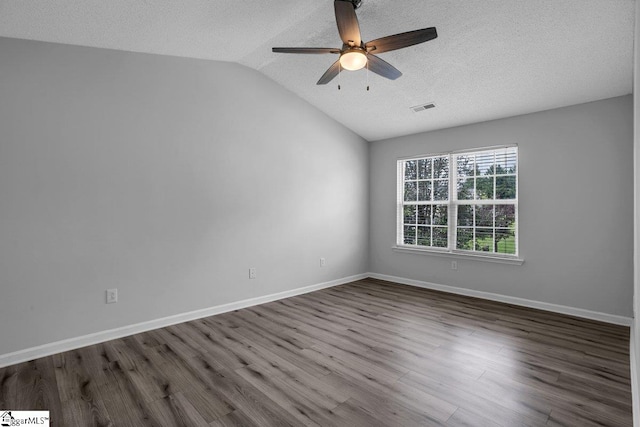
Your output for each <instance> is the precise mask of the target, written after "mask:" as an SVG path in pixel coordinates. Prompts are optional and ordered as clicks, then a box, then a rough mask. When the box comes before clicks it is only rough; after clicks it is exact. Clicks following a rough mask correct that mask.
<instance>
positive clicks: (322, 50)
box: [271, 47, 340, 53]
mask: <svg viewBox="0 0 640 427" xmlns="http://www.w3.org/2000/svg"><path fill="white" fill-rule="evenodd" d="M271 50H272V51H273V52H276V53H340V49H334V48H331V47H274V48H271Z"/></svg>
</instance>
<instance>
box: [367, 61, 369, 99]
mask: <svg viewBox="0 0 640 427" xmlns="http://www.w3.org/2000/svg"><path fill="white" fill-rule="evenodd" d="M367 92H369V61H367Z"/></svg>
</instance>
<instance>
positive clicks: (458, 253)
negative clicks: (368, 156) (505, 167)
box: [393, 144, 524, 265]
mask: <svg viewBox="0 0 640 427" xmlns="http://www.w3.org/2000/svg"><path fill="white" fill-rule="evenodd" d="M506 148H515V149H516V150H517V156H516V173H515V178H516V198H515V199H495V198H494V199H478V200H476V199H474V200H458V191H457V182H458V168H457V164H456V163H455V161H454V160H455V157H456V156H459V155H461V154H479V153H483V152H495V151H497V150H500V149H506ZM443 156H448V158H449V187H448V191H449V200H448V202H445V203H444V204H445V205H446V206H448V219H447V222H448V225H447V230H448V239H447V243H448V247H447V248H438V247H433V246H419V245H407V244H405V243H404V203H405V202H404V163H405V162H406V161H408V160H419V159H424V158H430V157H443ZM519 161H520V153H519V150H518V146H517V144H511V145H500V146H492V147H481V148H473V149H468V150H456V151H449V152H445V153H431V154H425V155H418V156H409V157H402V158H398V159H397V213H396V244H395V245H394V246H393V249H394V250H396V251H398V252H410V253H424V254H428V255H437V256H447V257H455V258H474V259H479V260H486V261H492V262H499V263H506V264H517V265H520V264H522V263H523V262H524V260H523V259H522V258H520V252H519V251H520V242H519V239H520V230H519V228H520V221H519V206H518V199H519V197H520V190H519V180H520V179H519V175H520V165H519ZM494 191H495V175H494ZM494 197H495V193H494ZM426 204H431V205H435V204H441V202H436V201H432V202H431V203H426ZM487 204H491V205H515V254H503V253H495V252H483V251H471V250H463V249H457V248H456V247H455V246H456V238H457V236H456V234H457V229H458V227H457V211H458V206H459V205H487ZM474 228H475V226H474ZM493 229H494V238H495V226H494V227H493Z"/></svg>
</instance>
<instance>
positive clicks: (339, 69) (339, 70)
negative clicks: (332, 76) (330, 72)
mask: <svg viewBox="0 0 640 427" xmlns="http://www.w3.org/2000/svg"><path fill="white" fill-rule="evenodd" d="M341 72H342V67H341V66H340V62H338V90H340V73H341Z"/></svg>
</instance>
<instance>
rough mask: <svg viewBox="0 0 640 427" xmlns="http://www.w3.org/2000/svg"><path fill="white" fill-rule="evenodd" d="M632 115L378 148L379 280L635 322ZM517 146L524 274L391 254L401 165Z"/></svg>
mask: <svg viewBox="0 0 640 427" xmlns="http://www.w3.org/2000/svg"><path fill="white" fill-rule="evenodd" d="M632 107H633V106H632V97H631V96H625V97H619V98H613V99H607V100H603V101H598V102H593V103H589V104H583V105H577V106H572V107H567V108H561V109H557V110H552V111H545V112H541V113H536V114H529V115H525V116H519V117H513V118H508V119H503V120H496V121H492V122H486V123H480V124H475V125H470V126H464V127H458V128H452V129H446V130H442V131H437V132H430V133H423V134H418V135H411V136H407V137H401V138H395V139H390V140H384V141H378V142H374V143H371V145H370V147H371V152H370V170H371V172H370V186H371V192H370V203H371V204H370V212H371V217H370V251H371V252H370V271H372V272H374V273H379V274H386V275H391V276H398V277H403V278H408V279H413V280H421V281H426V282H432V283H437V284H442V285H449V286H457V287H462V288H468V289H473V290H477V291H484V292H492V293H497V294H501V295H507V296H513V297H519V298H526V299H530V300H534V301H541V302H547V303H553V304H560V305H566V306H570V307H575V308H582V309H587V310H593V311H597V312H602V313H608V314H614V315H620V316H631V315H632V297H633V285H632V283H633V233H632V232H631V224H632V223H633V108H632ZM418 119H419V118H418V117H416V120H418ZM420 119H422V120H428V113H425V116H423V117H422V118H420ZM511 143H517V144H518V146H519V155H520V162H519V165H520V175H519V176H520V184H519V190H520V195H519V196H520V202H519V203H520V204H519V206H520V208H519V209H520V211H519V227H520V255H521V257H522V258H524V259H525V263H524V264H523V265H521V266H516V265H503V264H495V263H489V262H483V261H475V260H467V259H464V260H458V270H457V271H453V270H451V268H450V261H451V259H449V258H445V257H436V256H433V255H422V254H417V255H414V254H407V253H398V252H394V251H393V250H392V249H391V247H392V246H393V245H394V243H395V227H396V160H397V158H398V157H403V156H413V155H420V154H429V153H439V152H443V151H449V150H460V149H466V148H474V147H484V146H492V145H499V144H511Z"/></svg>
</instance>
